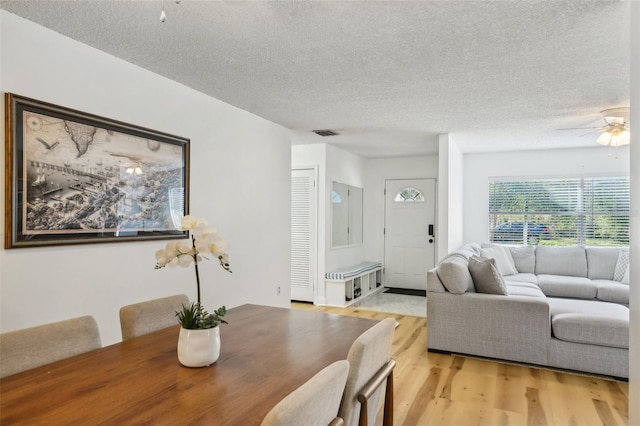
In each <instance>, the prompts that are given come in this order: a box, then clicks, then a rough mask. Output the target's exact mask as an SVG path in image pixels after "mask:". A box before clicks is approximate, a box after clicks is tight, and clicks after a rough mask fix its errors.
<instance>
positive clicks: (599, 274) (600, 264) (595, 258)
mask: <svg viewBox="0 0 640 426" xmlns="http://www.w3.org/2000/svg"><path fill="white" fill-rule="evenodd" d="M585 250H586V252H587V269H588V271H587V278H591V279H592V280H612V279H613V272H614V270H615V269H616V263H617V262H618V253H619V252H620V249H619V248H617V247H587V248H586V249H585Z"/></svg>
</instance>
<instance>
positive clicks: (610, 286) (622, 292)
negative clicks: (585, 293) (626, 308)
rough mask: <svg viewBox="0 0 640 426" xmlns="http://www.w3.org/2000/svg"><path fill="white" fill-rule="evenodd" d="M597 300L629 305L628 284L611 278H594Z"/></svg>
mask: <svg viewBox="0 0 640 426" xmlns="http://www.w3.org/2000/svg"><path fill="white" fill-rule="evenodd" d="M593 282H594V283H595V285H596V286H598V294H597V296H596V297H597V298H598V300H603V301H605V302H613V303H622V304H624V305H629V285H627V284H622V283H619V282H618V281H612V280H594V281H593Z"/></svg>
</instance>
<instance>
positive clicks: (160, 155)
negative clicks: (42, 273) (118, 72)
mask: <svg viewBox="0 0 640 426" xmlns="http://www.w3.org/2000/svg"><path fill="white" fill-rule="evenodd" d="M189 144H190V141H189V139H185V138H182V137H178V136H173V135H169V134H166V133H162V132H158V131H154V130H149V129H145V128H142V127H138V126H134V125H131V124H126V123H122V122H119V121H116V120H111V119H108V118H104V117H99V116H97V115H93V114H89V113H84V112H80V111H76V110H73V109H70V108H65V107H61V106H57V105H53V104H49V103H46V102H42V101H38V100H34V99H30V98H26V97H23V96H19V95H16V94H12V93H5V248H7V249H10V248H20V247H34V246H51V245H61V244H83V243H106V242H123V241H135V240H158V239H172V238H186V237H187V236H188V235H187V232H186V231H181V230H179V226H180V218H181V217H182V216H184V215H186V214H188V213H189Z"/></svg>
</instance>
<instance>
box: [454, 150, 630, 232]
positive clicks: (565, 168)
mask: <svg viewBox="0 0 640 426" xmlns="http://www.w3.org/2000/svg"><path fill="white" fill-rule="evenodd" d="M607 153H608V151H607V149H606V148H603V147H600V146H596V147H594V148H584V149H556V150H539V151H526V152H501V153H499V152H491V153H483V154H466V155H465V156H464V206H465V208H464V243H468V242H471V241H476V242H483V241H487V239H488V235H489V234H488V227H487V226H488V223H489V216H488V213H487V211H488V208H489V186H488V179H489V178H490V177H498V176H508V177H512V176H513V177H516V176H517V177H534V178H535V177H541V178H543V177H558V176H563V177H564V176H566V177H577V176H583V175H585V176H598V175H600V176H603V175H621V174H627V173H629V150H628V147H624V148H620V149H619V152H618V155H619V158H618V159H617V160H616V159H614V158H613V157H608V155H607Z"/></svg>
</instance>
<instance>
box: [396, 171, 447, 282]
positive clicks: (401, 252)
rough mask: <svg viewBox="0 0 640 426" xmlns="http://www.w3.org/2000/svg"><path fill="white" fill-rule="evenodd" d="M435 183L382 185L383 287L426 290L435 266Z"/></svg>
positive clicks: (417, 181)
mask: <svg viewBox="0 0 640 426" xmlns="http://www.w3.org/2000/svg"><path fill="white" fill-rule="evenodd" d="M435 205H436V180H435V179H388V180H386V181H385V223H384V277H385V286H386V287H397V288H404V289H415V290H426V288H427V271H428V270H429V269H431V268H433V267H434V265H435V253H436V250H435V246H436V244H435V214H436V209H435Z"/></svg>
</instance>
